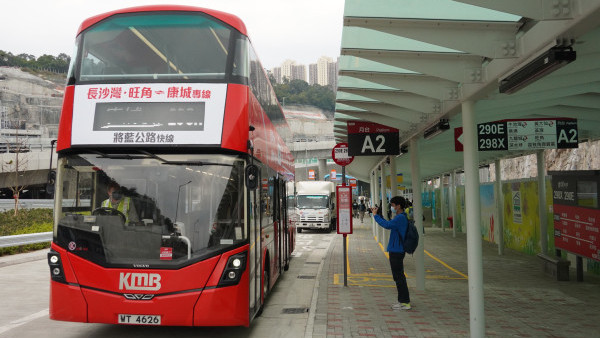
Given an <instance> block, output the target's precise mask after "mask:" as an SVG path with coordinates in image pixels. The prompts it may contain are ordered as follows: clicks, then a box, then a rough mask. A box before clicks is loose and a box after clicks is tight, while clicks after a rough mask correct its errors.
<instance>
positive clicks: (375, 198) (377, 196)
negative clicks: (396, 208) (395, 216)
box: [373, 166, 383, 243]
mask: <svg viewBox="0 0 600 338" xmlns="http://www.w3.org/2000/svg"><path fill="white" fill-rule="evenodd" d="M380 172H381V171H380V167H379V166H377V168H375V195H373V203H375V204H377V206H378V207H379V208H381V194H380V193H379V178H380V176H379V173H380ZM381 211H383V210H381ZM375 232H376V233H377V242H379V243H381V227H380V226H378V225H375Z"/></svg>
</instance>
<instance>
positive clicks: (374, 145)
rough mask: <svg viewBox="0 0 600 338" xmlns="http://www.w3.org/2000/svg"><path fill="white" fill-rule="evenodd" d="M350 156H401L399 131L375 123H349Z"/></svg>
mask: <svg viewBox="0 0 600 338" xmlns="http://www.w3.org/2000/svg"><path fill="white" fill-rule="evenodd" d="M347 126H348V154H350V155H352V156H370V155H399V154H400V134H399V133H398V129H396V128H392V127H388V126H384V125H381V124H378V123H373V122H361V121H348V122H347Z"/></svg>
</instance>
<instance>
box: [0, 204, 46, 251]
mask: <svg viewBox="0 0 600 338" xmlns="http://www.w3.org/2000/svg"><path fill="white" fill-rule="evenodd" d="M48 231H52V209H21V210H19V213H18V214H17V215H16V216H15V215H14V211H13V210H9V211H5V212H0V236H12V235H22V234H34V233H39V232H48ZM49 247H50V243H37V244H29V245H21V246H17V247H10V248H0V256H3V255H12V254H16V253H23V252H28V251H33V250H40V249H44V248H49Z"/></svg>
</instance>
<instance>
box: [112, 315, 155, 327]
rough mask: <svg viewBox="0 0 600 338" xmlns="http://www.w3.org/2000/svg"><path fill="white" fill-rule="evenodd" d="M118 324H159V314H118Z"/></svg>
mask: <svg viewBox="0 0 600 338" xmlns="http://www.w3.org/2000/svg"><path fill="white" fill-rule="evenodd" d="M119 324H131V325H160V316H159V315H126V314H119Z"/></svg>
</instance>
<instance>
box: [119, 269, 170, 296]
mask: <svg viewBox="0 0 600 338" xmlns="http://www.w3.org/2000/svg"><path fill="white" fill-rule="evenodd" d="M160 286H161V285H160V275H159V274H157V273H132V272H128V273H125V272H121V274H120V275H119V290H140V291H156V290H160Z"/></svg>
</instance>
